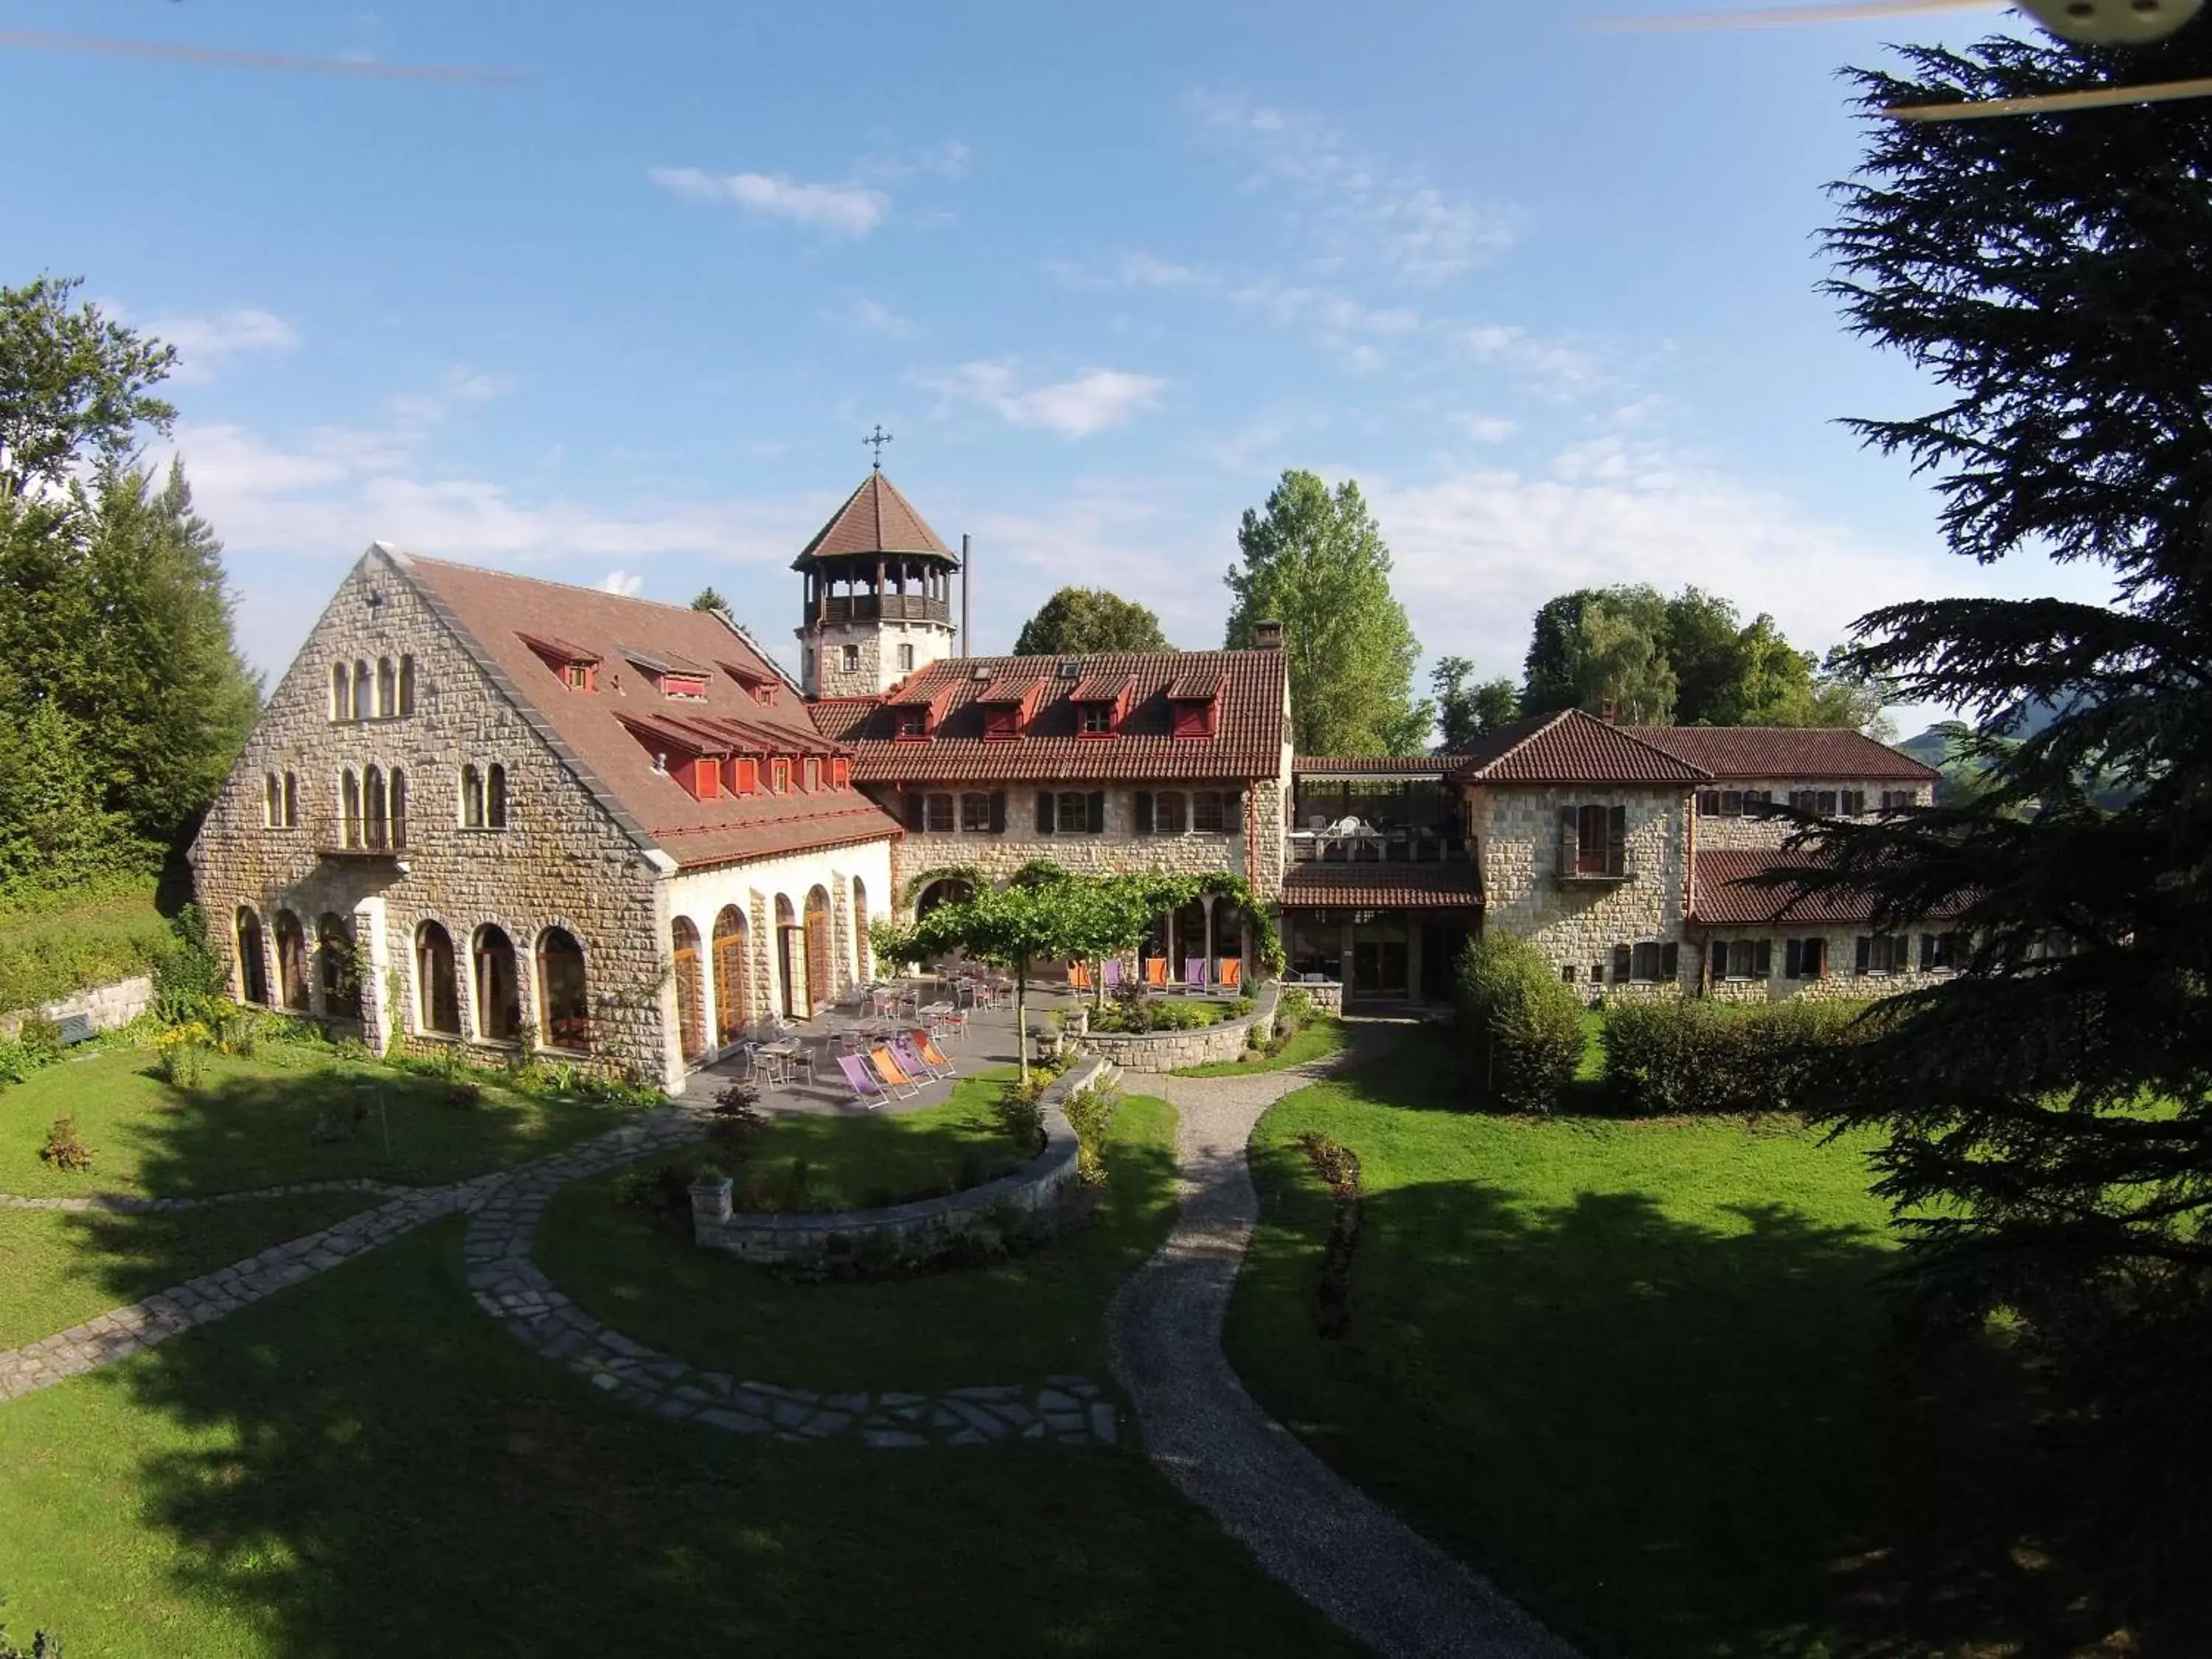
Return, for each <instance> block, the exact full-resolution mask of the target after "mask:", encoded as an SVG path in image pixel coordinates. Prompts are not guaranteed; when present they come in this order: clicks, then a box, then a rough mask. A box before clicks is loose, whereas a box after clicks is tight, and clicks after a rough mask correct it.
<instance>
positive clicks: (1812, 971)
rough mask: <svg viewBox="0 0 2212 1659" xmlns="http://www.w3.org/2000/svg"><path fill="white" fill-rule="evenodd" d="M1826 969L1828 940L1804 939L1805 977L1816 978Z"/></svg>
mask: <svg viewBox="0 0 2212 1659" xmlns="http://www.w3.org/2000/svg"><path fill="white" fill-rule="evenodd" d="M1827 971H1828V941H1827V940H1826V939H1807V940H1806V941H1805V977H1806V978H1807V979H1818V978H1820V975H1823V974H1825V973H1826V972H1827Z"/></svg>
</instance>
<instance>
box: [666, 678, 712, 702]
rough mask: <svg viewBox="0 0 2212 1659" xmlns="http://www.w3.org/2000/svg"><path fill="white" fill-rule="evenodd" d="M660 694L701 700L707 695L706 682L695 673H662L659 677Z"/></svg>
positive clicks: (694, 700)
mask: <svg viewBox="0 0 2212 1659" xmlns="http://www.w3.org/2000/svg"><path fill="white" fill-rule="evenodd" d="M660 695H661V696H664V697H683V698H686V699H688V700H690V701H693V702H699V701H703V700H704V699H705V697H706V696H707V682H706V680H705V679H704V678H702V677H701V676H699V675H696V674H663V675H662V676H661V677H660Z"/></svg>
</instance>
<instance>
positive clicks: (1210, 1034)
mask: <svg viewBox="0 0 2212 1659" xmlns="http://www.w3.org/2000/svg"><path fill="white" fill-rule="evenodd" d="M1281 994H1282V993H1281V987H1279V985H1278V984H1277V983H1276V982H1275V981H1273V980H1269V981H1267V982H1266V983H1265V984H1263V985H1260V986H1257V987H1254V990H1253V992H1252V1012H1250V1013H1249V1014H1240V1015H1238V1016H1237V1018H1235V1019H1225V1020H1223V1021H1222V1022H1221V1023H1220V1024H1218V1025H1201V1026H1200V1027H1199V1028H1198V1029H1197V1030H1194V1031H1146V1032H1143V1033H1141V1034H1131V1033H1128V1032H1123V1031H1086V1032H1085V1033H1084V1035H1083V1036H1079V1037H1076V1038H1074V1039H1073V1041H1074V1042H1077V1043H1079V1044H1080V1045H1081V1046H1082V1047H1083V1048H1086V1049H1088V1050H1090V1051H1091V1053H1092V1054H1098V1055H1101V1056H1103V1057H1104V1058H1105V1059H1107V1060H1111V1061H1113V1062H1114V1064H1115V1065H1116V1066H1120V1067H1121V1069H1122V1070H1123V1071H1126V1072H1172V1071H1174V1070H1175V1069H1176V1067H1178V1066H1211V1065H1213V1064H1215V1063H1216V1062H1218V1061H1220V1060H1234V1059H1236V1058H1237V1056H1238V1055H1239V1054H1243V1052H1244V1050H1245V1048H1247V1047H1249V1045H1250V1042H1251V1040H1252V1036H1251V1034H1252V1030H1253V1028H1254V1027H1255V1026H1259V1027H1261V1028H1262V1029H1264V1030H1273V1029H1274V1024H1275V1001H1276V999H1277V998H1278V997H1279V996H1280V995H1281Z"/></svg>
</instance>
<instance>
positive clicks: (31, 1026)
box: [0, 1017, 62, 1083]
mask: <svg viewBox="0 0 2212 1659" xmlns="http://www.w3.org/2000/svg"><path fill="white" fill-rule="evenodd" d="M61 1057H62V1028H61V1027H60V1026H58V1025H57V1024H54V1023H53V1021H52V1020H50V1019H39V1018H35V1017H34V1018H27V1019H26V1020H24V1022H23V1024H22V1028H21V1030H18V1031H17V1032H16V1033H15V1036H12V1037H0V1083H21V1081H22V1080H23V1079H25V1078H27V1077H28V1076H30V1074H31V1073H33V1072H35V1071H37V1070H38V1069H39V1067H40V1066H51V1065H52V1064H53V1063H54V1062H55V1061H56V1060H59V1059H60V1058H61Z"/></svg>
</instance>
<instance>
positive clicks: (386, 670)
mask: <svg viewBox="0 0 2212 1659" xmlns="http://www.w3.org/2000/svg"><path fill="white" fill-rule="evenodd" d="M414 712H415V659H414V658H412V657H401V658H398V659H397V660H394V659H392V658H390V657H379V658H378V659H376V665H375V667H374V668H371V667H370V666H369V664H368V658H366V657H363V658H362V659H360V660H358V661H356V662H351V663H343V662H334V663H332V664H331V719H332V720H398V718H399V717H400V716H401V715H403V714H413V713H414Z"/></svg>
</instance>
